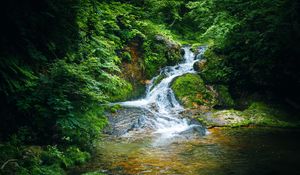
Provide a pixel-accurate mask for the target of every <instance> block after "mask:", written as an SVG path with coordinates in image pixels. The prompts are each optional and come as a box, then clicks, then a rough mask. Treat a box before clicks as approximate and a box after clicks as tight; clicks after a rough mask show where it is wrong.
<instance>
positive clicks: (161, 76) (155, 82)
mask: <svg viewBox="0 0 300 175" xmlns="http://www.w3.org/2000/svg"><path fill="white" fill-rule="evenodd" d="M164 78H166V75H165V74H160V75H159V76H158V77H157V78H156V79H154V81H153V86H152V87H151V90H152V89H153V88H154V87H155V86H156V85H158V84H159V83H160V82H161V81H162V80H163V79H164Z"/></svg>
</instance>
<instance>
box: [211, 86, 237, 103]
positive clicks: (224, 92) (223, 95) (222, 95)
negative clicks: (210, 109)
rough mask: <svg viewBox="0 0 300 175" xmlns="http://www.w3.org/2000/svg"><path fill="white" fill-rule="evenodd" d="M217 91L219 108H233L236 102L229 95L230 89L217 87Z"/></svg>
mask: <svg viewBox="0 0 300 175" xmlns="http://www.w3.org/2000/svg"><path fill="white" fill-rule="evenodd" d="M214 88H215V90H216V91H217V94H218V95H217V99H218V104H217V105H218V106H221V107H233V106H234V104H235V103H234V101H233V99H232V97H231V95H230V93H229V90H228V87H227V86H225V85H216V86H215V87H214Z"/></svg>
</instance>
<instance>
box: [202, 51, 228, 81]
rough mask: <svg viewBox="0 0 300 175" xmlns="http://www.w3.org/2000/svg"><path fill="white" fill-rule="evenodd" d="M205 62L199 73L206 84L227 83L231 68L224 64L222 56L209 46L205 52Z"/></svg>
mask: <svg viewBox="0 0 300 175" xmlns="http://www.w3.org/2000/svg"><path fill="white" fill-rule="evenodd" d="M204 59H206V63H205V65H204V68H203V69H202V70H200V72H199V74H200V76H201V78H203V80H204V81H205V82H206V83H208V84H219V83H228V81H229V80H230V75H231V74H230V73H231V70H230V68H228V67H227V66H226V65H225V62H224V57H222V56H219V55H216V54H215V53H214V52H213V50H212V49H211V48H209V49H208V50H207V51H206V52H205V54H204Z"/></svg>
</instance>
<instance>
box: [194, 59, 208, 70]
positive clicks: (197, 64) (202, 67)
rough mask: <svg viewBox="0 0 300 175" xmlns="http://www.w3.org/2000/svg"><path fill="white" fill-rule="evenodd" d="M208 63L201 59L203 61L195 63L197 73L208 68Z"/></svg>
mask: <svg viewBox="0 0 300 175" xmlns="http://www.w3.org/2000/svg"><path fill="white" fill-rule="evenodd" d="M206 62H207V60H206V59H201V60H199V61H197V62H195V63H194V65H193V68H194V70H195V71H197V72H200V71H201V70H203V69H204V67H205V66H206Z"/></svg>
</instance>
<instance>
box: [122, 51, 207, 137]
mask: <svg viewBox="0 0 300 175" xmlns="http://www.w3.org/2000/svg"><path fill="white" fill-rule="evenodd" d="M182 49H183V50H184V56H183V61H182V63H180V64H178V65H175V66H167V67H165V68H163V69H162V70H161V72H160V75H159V76H157V77H154V78H153V79H152V80H151V81H150V84H149V85H148V87H147V91H146V97H145V98H143V99H139V100H134V101H126V102H121V103H118V104H120V105H122V106H124V107H138V108H142V109H145V110H147V111H148V112H149V113H151V115H150V116H147V115H146V116H143V123H144V125H147V128H151V129H152V130H153V133H154V134H159V135H160V137H163V138H171V137H174V136H177V135H179V134H180V133H182V132H184V131H187V130H189V129H191V128H195V127H199V125H196V124H190V123H189V122H188V120H187V119H183V118H181V117H180V114H179V113H180V112H182V111H183V110H184V108H183V107H182V106H181V105H180V104H179V102H178V101H177V100H176V98H175V95H174V93H173V91H172V89H171V88H170V84H171V82H172V81H173V80H174V78H176V77H178V76H181V75H183V74H186V73H195V71H194V69H193V65H194V63H195V62H196V61H198V59H200V58H201V56H202V55H203V53H204V51H205V47H201V48H199V54H198V55H197V56H196V58H195V54H194V53H193V52H192V51H191V50H190V47H183V48H182ZM160 76H163V77H164V78H163V79H162V80H161V81H160V82H159V83H158V84H156V85H155V83H154V82H155V80H156V79H158V78H159V77H160Z"/></svg>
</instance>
